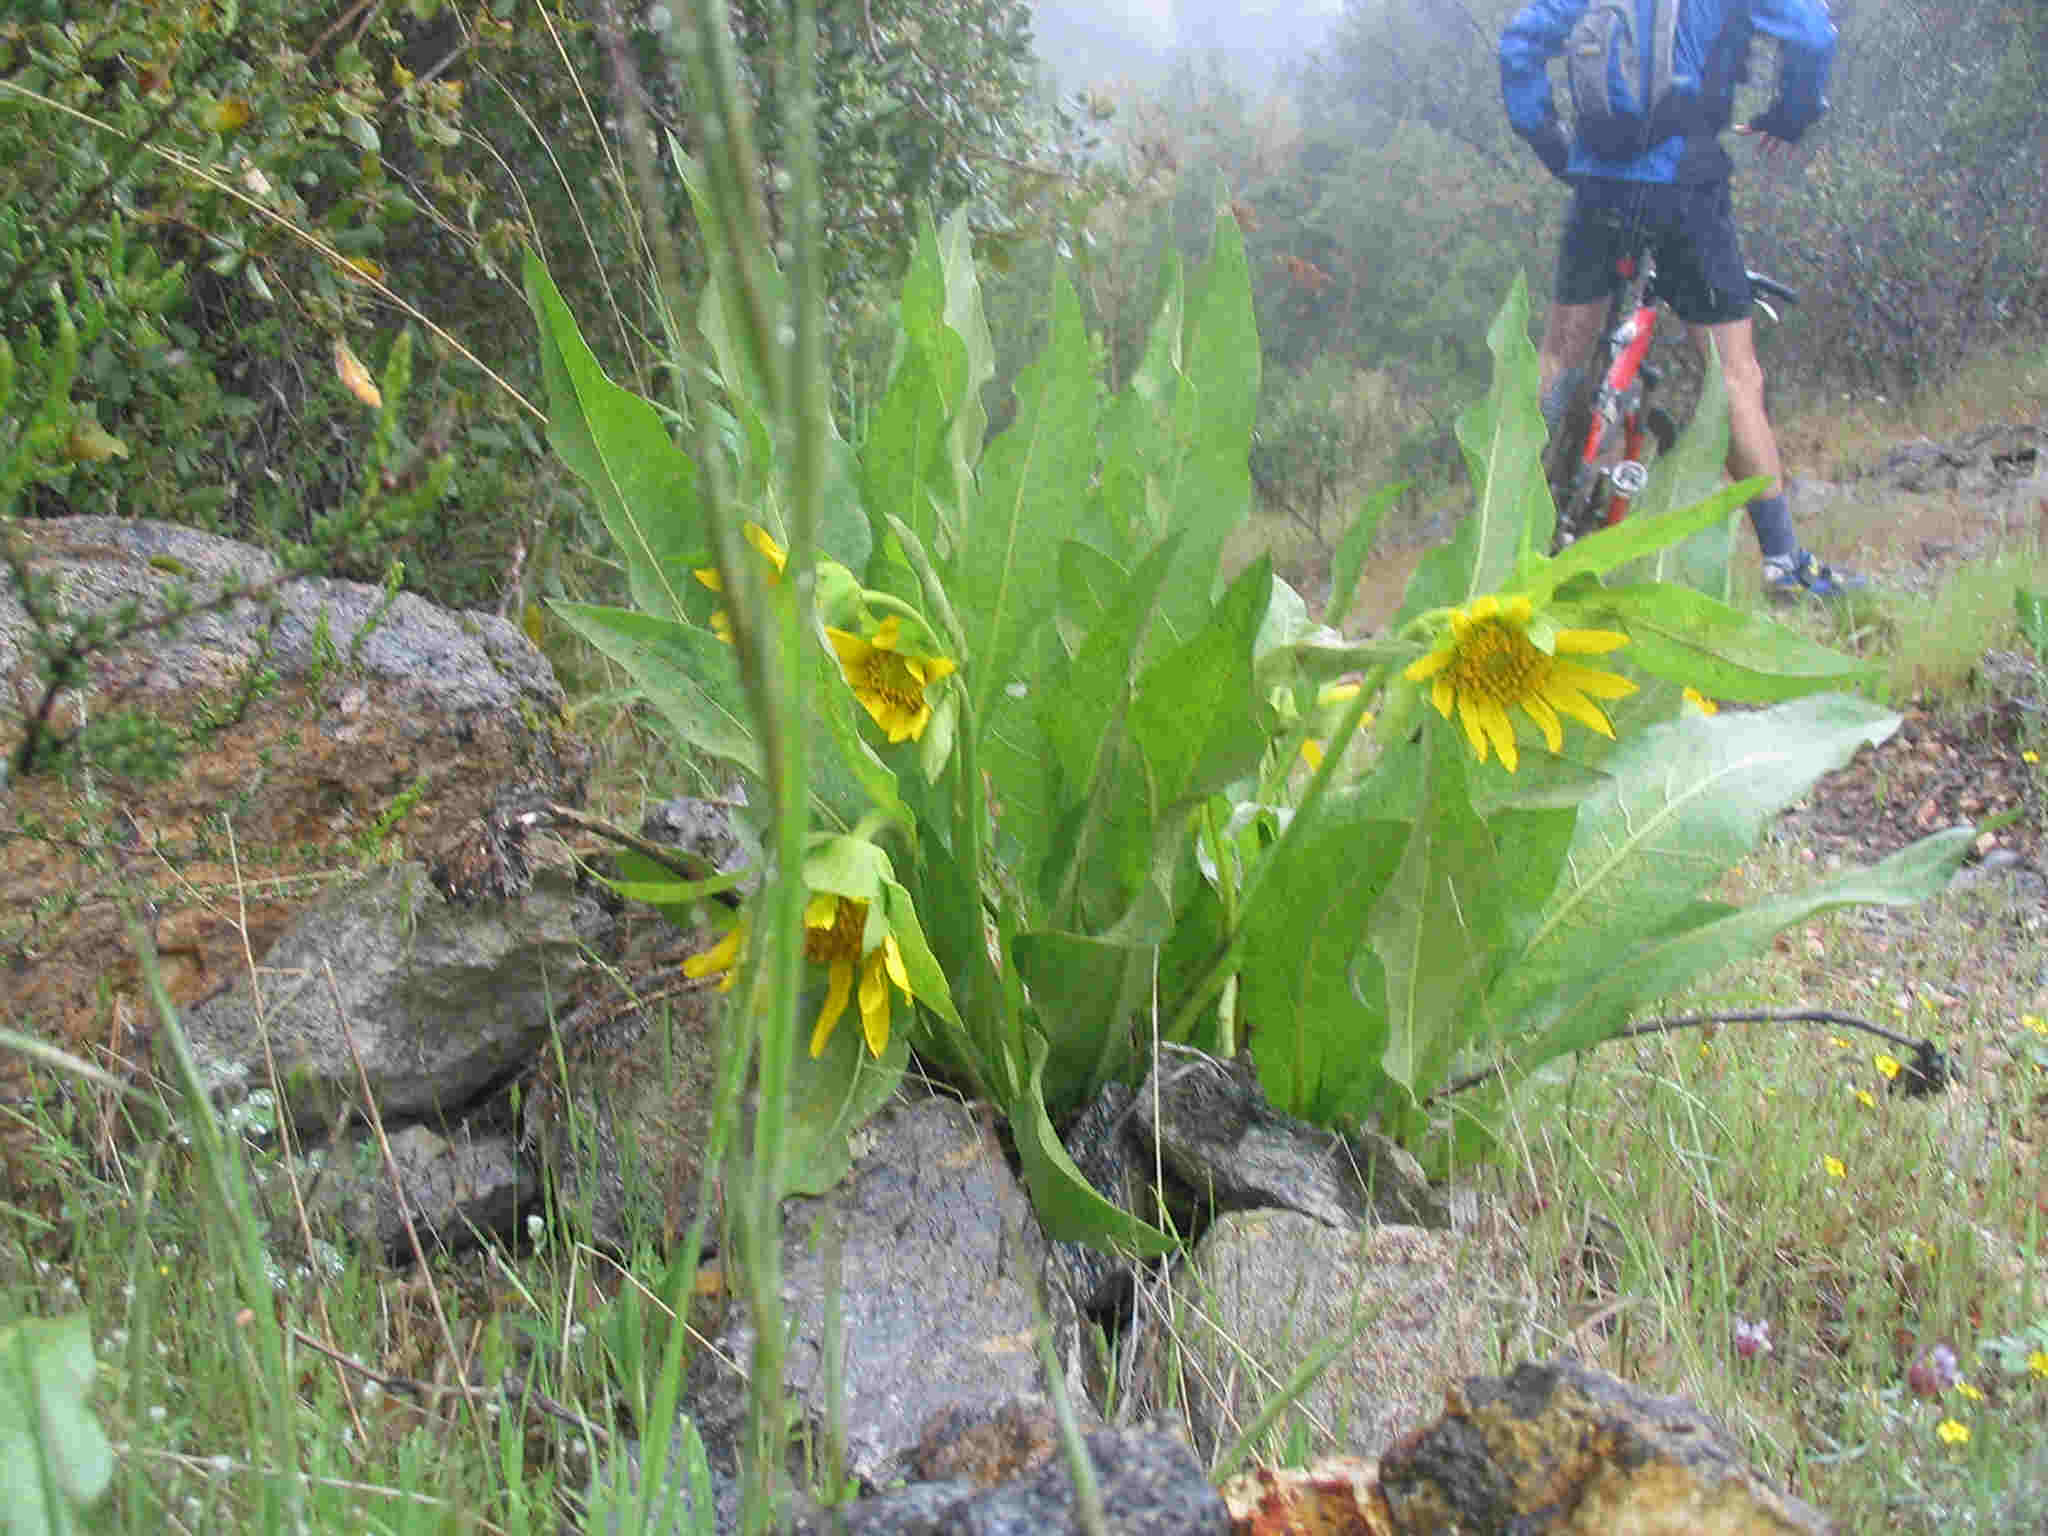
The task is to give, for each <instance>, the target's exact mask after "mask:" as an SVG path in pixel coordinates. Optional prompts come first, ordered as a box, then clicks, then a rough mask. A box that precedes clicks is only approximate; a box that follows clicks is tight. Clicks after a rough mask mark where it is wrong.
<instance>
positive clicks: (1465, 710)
mask: <svg viewBox="0 0 2048 1536" xmlns="http://www.w3.org/2000/svg"><path fill="white" fill-rule="evenodd" d="M1534 617H1535V612H1534V609H1533V608H1532V607H1531V606H1530V603H1529V599H1528V598H1526V597H1510V598H1508V599H1507V600H1506V601H1505V602H1503V601H1502V600H1501V599H1500V598H1498V597H1495V596H1493V595H1492V594H1491V593H1489V594H1487V595H1486V596H1485V597H1481V598H1478V599H1476V600H1475V601H1474V602H1472V603H1470V604H1469V605H1467V606H1466V607H1463V608H1454V609H1452V610H1451V629H1450V633H1449V634H1448V635H1447V636H1446V637H1445V638H1444V640H1443V643H1442V644H1441V645H1439V646H1438V647H1437V648H1436V649H1435V650H1433V651H1431V652H1430V653H1429V654H1428V655H1427V656H1424V657H1423V658H1422V659H1421V660H1420V661H1417V662H1415V663H1413V664H1412V665H1410V666H1409V668H1408V669H1407V671H1406V672H1404V673H1403V674H1402V675H1403V676H1404V677H1406V678H1407V679H1408V681H1409V682H1411V683H1419V682H1422V681H1424V680H1425V679H1434V681H1433V682H1432V683H1431V686H1430V694H1429V701H1430V702H1431V703H1432V704H1434V705H1435V706H1436V710H1437V713H1438V714H1440V715H1442V716H1443V717H1444V718H1445V719H1446V720H1448V719H1450V718H1451V710H1452V709H1453V708H1454V707H1455V708H1456V710H1457V712H1458V723H1459V724H1460V725H1462V726H1463V727H1464V728H1465V740H1466V743H1467V744H1468V745H1469V746H1470V747H1471V748H1472V755H1473V756H1474V757H1476V758H1477V759H1478V760H1479V761H1480V762H1482V763H1483V762H1485V761H1486V754H1487V749H1488V748H1489V747H1491V748H1492V750H1494V751H1495V752H1498V753H1499V754H1500V760H1501V765H1502V766H1503V767H1505V768H1506V769H1507V770H1508V772H1510V773H1513V772H1514V771H1515V769H1516V766H1517V764H1518V763H1519V761H1520V759H1519V756H1518V754H1517V752H1516V750H1515V728H1514V725H1513V723H1512V722H1511V721H1510V719H1509V717H1508V711H1509V710H1510V709H1513V708H1517V707H1519V708H1520V709H1521V711H1522V712H1523V713H1524V714H1526V715H1527V716H1528V717H1529V718H1530V719H1531V720H1533V721H1535V722H1536V727H1537V729H1538V730H1540V731H1542V732H1543V740H1544V744H1545V745H1546V746H1548V747H1549V748H1550V750H1551V751H1553V752H1555V751H1558V750H1559V749H1560V748H1561V747H1562V746H1563V745H1564V728H1563V726H1562V725H1561V724H1560V723H1559V721H1558V718H1557V717H1558V716H1559V715H1560V714H1566V715H1570V716H1571V717H1572V718H1573V719H1574V720H1577V721H1578V722H1579V723H1580V724H1581V725H1584V726H1585V727H1587V728H1588V729H1589V730H1594V731H1598V732H1599V733H1600V734H1601V735H1602V736H1607V737H1610V738H1611V737H1612V736H1613V735H1614V727H1613V726H1612V725H1611V724H1610V723H1609V722H1608V719H1607V716H1606V715H1604V714H1602V713H1601V712H1600V706H1599V705H1597V704H1595V703H1594V702H1593V700H1594V699H1620V698H1626V697H1627V696H1628V695H1629V694H1631V693H1634V692H1635V691H1636V685H1635V684H1634V683H1632V682H1630V681H1629V680H1628V679H1627V678H1625V677H1620V676H1617V675H1616V674H1615V673H1612V672H1603V671H1601V670H1599V669H1598V668H1597V667H1586V666H1581V665H1580V664H1579V663H1577V662H1575V661H1568V660H1566V659H1565V658H1566V657H1568V656H1599V655H1604V654H1605V653H1606V652H1608V651H1611V650H1614V649H1616V648H1617V647H1619V646H1623V645H1626V644H1628V636H1626V635H1623V634H1617V633H1615V632H1614V631H1613V630H1607V629H1560V630H1558V631H1556V632H1555V634H1554V635H1553V637H1552V641H1551V644H1552V647H1553V650H1552V651H1546V650H1544V649H1542V648H1541V647H1540V646H1539V645H1537V643H1536V642H1535V641H1533V640H1531V639H1530V638H1529V624H1530V621H1531V620H1532V619H1533V618H1534Z"/></svg>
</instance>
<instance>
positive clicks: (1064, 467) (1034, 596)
mask: <svg viewBox="0 0 2048 1536" xmlns="http://www.w3.org/2000/svg"><path fill="white" fill-rule="evenodd" d="M1091 356H1092V354H1091V351H1090V347H1089V343H1088V335H1087V329H1086V327H1085V325H1084V324H1083V322H1082V318H1081V306H1080V303H1079V301H1078V300H1077V299H1076V298H1075V297H1074V290H1073V287H1072V285H1071V284H1069V283H1068V281H1067V280H1066V277H1065V275H1064V274H1061V275H1059V276H1057V277H1056V278H1055V280H1054V283H1053V296H1052V334H1051V335H1050V337H1049V338H1048V339H1047V341H1046V345H1045V350H1044V351H1043V352H1042V353H1041V354H1040V355H1039V357H1038V359H1037V360H1036V361H1035V362H1033V363H1032V364H1031V366H1030V367H1028V368H1026V369H1025V370H1024V372H1023V374H1022V375H1021V376H1020V377H1019V378H1018V380H1017V417H1016V420H1015V421H1013V422H1012V423H1011V424H1010V426H1009V428H1008V429H1007V430H1006V431H1004V432H1003V434H1002V435H1001V436H999V437H998V438H997V439H996V440H995V441H994V442H993V443H991V444H990V445H989V447H988V450H987V452H986V453H984V454H983V456H982V465H981V486H980V496H979V500H978V501H977V503H976V505H975V508H974V511H973V515H972V517H971V519H970V520H969V523H968V526H967V527H966V528H965V529H964V530H963V532H962V535H961V548H960V550H959V551H958V553H957V554H956V556H955V557H954V560H953V562H952V569H951V571H950V573H949V574H948V576H947V581H946V587H947V591H948V593H949V595H950V596H951V597H952V600H953V604H954V607H955V608H956V610H957V611H958V612H959V614H960V617H961V620H962V622H963V624H964V625H965V626H966V629H967V646H968V657H967V682H968V687H969V690H970V693H971V696H972V699H973V717H974V721H975V729H976V730H978V731H986V730H987V729H988V726H989V722H990V721H991V719H992V718H993V716H992V713H991V706H992V704H993V701H994V699H995V697H996V695H997V694H999V693H1001V692H1002V691H1003V690H1004V689H1006V688H1008V687H1009V686H1010V684H1011V683H1013V682H1015V681H1017V661H1018V658H1019V656H1020V655H1021V653H1022V652H1023V649H1024V646H1025V643H1026V641H1027V639H1028V638H1029V636H1030V634H1031V632H1032V631H1033V630H1034V629H1035V628H1036V627H1037V626H1038V625H1039V624H1040V623H1041V622H1043V621H1044V620H1046V619H1047V618H1049V617H1050V616H1051V614H1052V611H1053V607H1054V604H1055V602H1056V600H1057V597H1058V591H1059V547H1060V543H1061V541H1062V540H1063V539H1065V538H1067V537H1068V536H1069V535H1070V534H1071V533H1072V531H1073V528H1074V525H1075V523H1076V521H1077V520H1078V519H1079V517H1080V512H1081V506H1082V503H1083V501H1084V500H1085V498H1086V496H1087V489H1088V478H1089V475H1090V472H1091V471H1092V470H1093V468H1094V461H1095V452H1094V435H1093V430H1092V429H1093V426H1094V415H1095V380H1094V372H1093V368H1092V366H1091Z"/></svg>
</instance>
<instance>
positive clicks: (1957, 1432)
mask: <svg viewBox="0 0 2048 1536" xmlns="http://www.w3.org/2000/svg"><path fill="white" fill-rule="evenodd" d="M1934 1432H1935V1434H1937V1435H1939V1436H1940V1437H1941V1443H1942V1444H1943V1445H1968V1444H1969V1443H1970V1426H1969V1425H1967V1424H1965V1423H1963V1422H1962V1421H1961V1420H1960V1419H1943V1420H1942V1421H1941V1422H1940V1423H1939V1424H1937V1425H1935V1426H1934Z"/></svg>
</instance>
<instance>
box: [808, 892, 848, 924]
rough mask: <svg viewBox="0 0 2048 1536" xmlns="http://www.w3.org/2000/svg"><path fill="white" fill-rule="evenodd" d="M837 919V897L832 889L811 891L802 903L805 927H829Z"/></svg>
mask: <svg viewBox="0 0 2048 1536" xmlns="http://www.w3.org/2000/svg"><path fill="white" fill-rule="evenodd" d="M838 921H839V897H838V895H837V893H835V892H833V891H813V892H811V899H810V900H809V901H807V902H805V903H804V926H805V927H806V928H830V927H831V926H833V924H835V923H837V922H838Z"/></svg>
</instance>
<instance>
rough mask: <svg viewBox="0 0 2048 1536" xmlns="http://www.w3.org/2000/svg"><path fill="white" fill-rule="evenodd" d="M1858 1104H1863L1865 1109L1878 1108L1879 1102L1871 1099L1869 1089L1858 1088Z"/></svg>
mask: <svg viewBox="0 0 2048 1536" xmlns="http://www.w3.org/2000/svg"><path fill="white" fill-rule="evenodd" d="M1856 1102H1857V1103H1858V1104H1861V1105H1862V1106H1863V1107H1864V1108H1865V1109H1875V1108H1877V1100H1876V1099H1874V1098H1872V1097H1871V1095H1870V1090H1869V1089H1868V1088H1858V1089H1857V1090H1856Z"/></svg>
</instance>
